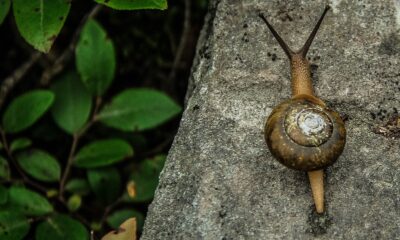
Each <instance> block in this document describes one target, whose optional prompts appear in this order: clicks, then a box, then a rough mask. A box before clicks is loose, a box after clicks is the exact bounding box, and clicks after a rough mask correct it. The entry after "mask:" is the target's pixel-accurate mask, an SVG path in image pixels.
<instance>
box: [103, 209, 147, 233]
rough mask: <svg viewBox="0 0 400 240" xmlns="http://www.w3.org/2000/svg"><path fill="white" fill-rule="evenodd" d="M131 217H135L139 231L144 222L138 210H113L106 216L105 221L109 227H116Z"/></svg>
mask: <svg viewBox="0 0 400 240" xmlns="http://www.w3.org/2000/svg"><path fill="white" fill-rule="evenodd" d="M132 217H134V218H136V222H137V228H138V230H139V231H141V229H142V227H143V223H144V216H143V214H142V213H141V212H138V211H136V210H134V209H122V210H118V211H115V212H113V213H112V214H111V215H110V216H108V217H107V223H108V225H110V227H111V228H113V229H118V227H119V225H121V224H122V223H123V222H125V221H126V220H127V219H129V218H132Z"/></svg>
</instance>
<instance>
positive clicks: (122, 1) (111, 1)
mask: <svg viewBox="0 0 400 240" xmlns="http://www.w3.org/2000/svg"><path fill="white" fill-rule="evenodd" d="M95 1H96V2H98V3H101V4H104V5H106V6H107V7H110V8H113V9H117V10H139V9H159V10H165V9H167V7H168V4H167V0H135V1H132V0H95Z"/></svg>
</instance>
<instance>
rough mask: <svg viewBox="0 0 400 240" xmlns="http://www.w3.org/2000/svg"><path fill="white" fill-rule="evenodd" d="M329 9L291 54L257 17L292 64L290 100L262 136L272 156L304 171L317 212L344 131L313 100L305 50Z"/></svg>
mask: <svg viewBox="0 0 400 240" xmlns="http://www.w3.org/2000/svg"><path fill="white" fill-rule="evenodd" d="M328 10H329V7H326V8H325V10H324V12H323V14H322V16H321V17H320V19H319V21H318V22H317V24H316V26H315V27H314V29H313V31H312V32H311V34H310V36H309V37H308V39H307V41H306V43H305V44H304V46H303V47H302V48H301V49H300V50H299V51H297V52H294V51H292V50H291V49H290V48H289V47H288V46H287V44H286V43H285V42H284V41H283V40H282V38H281V37H280V36H279V34H278V33H277V32H276V31H275V30H274V28H273V27H272V26H271V25H270V24H269V22H268V21H267V20H266V18H265V17H264V16H263V15H261V14H260V17H261V18H262V19H263V20H264V22H265V23H266V24H267V26H268V28H269V29H270V31H271V32H272V34H273V35H274V37H275V38H276V40H277V41H278V43H279V44H280V46H281V47H282V49H283V50H284V51H285V53H286V55H287V56H288V58H289V60H290V65H291V76H292V81H291V88H292V98H291V99H289V100H286V101H284V102H282V103H281V104H279V105H278V106H277V107H275V109H274V110H273V111H272V113H271V114H270V116H269V117H268V119H267V121H266V124H265V129H264V130H265V131H264V134H265V135H264V136H265V140H266V143H267V145H268V148H269V150H270V152H271V153H272V155H273V156H274V157H275V158H276V159H277V160H278V161H279V162H280V163H282V164H283V165H285V166H287V167H289V168H291V169H296V170H302V171H307V172H308V175H309V179H310V183H311V189H312V192H313V197H314V202H315V206H316V210H317V212H318V213H322V212H323V211H324V188H323V169H324V168H326V167H328V166H330V165H332V164H333V163H334V162H335V161H336V160H337V159H338V157H339V156H340V154H341V153H342V152H343V149H344V146H345V142H346V129H345V125H344V123H343V120H342V119H341V117H340V115H339V114H338V113H337V112H335V111H333V110H331V109H329V108H328V107H327V106H326V104H325V103H324V101H322V100H321V99H320V98H318V97H316V96H315V94H314V89H313V85H312V79H311V71H310V64H309V62H308V60H307V58H306V55H307V52H308V49H309V47H310V45H311V43H312V41H313V39H314V37H315V35H316V33H317V31H318V28H319V26H320V24H321V22H322V20H323V18H324V16H325V14H326V13H327V11H328Z"/></svg>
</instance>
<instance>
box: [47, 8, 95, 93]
mask: <svg viewBox="0 0 400 240" xmlns="http://www.w3.org/2000/svg"><path fill="white" fill-rule="evenodd" d="M101 9H102V5H101V4H96V5H95V6H94V7H93V8H92V9H91V10H90V11H89V12H88V13H87V14H86V15H85V16H84V17H83V18H82V20H81V22H80V23H79V26H78V27H77V28H76V31H75V33H74V35H73V36H72V39H71V42H70V43H69V45H68V46H67V48H66V49H65V50H64V51H63V52H62V53H61V55H60V56H59V57H58V58H57V59H56V60H55V61H54V63H53V64H52V65H51V66H50V67H49V68H47V69H45V70H44V71H43V73H42V77H41V79H40V84H41V85H42V86H47V85H49V84H50V82H51V80H52V79H53V77H54V76H55V75H57V74H59V73H60V72H62V70H64V68H65V66H66V65H67V62H68V61H69V60H70V59H71V58H72V57H73V55H74V54H73V53H74V51H75V48H76V45H77V43H78V40H79V36H80V33H81V31H82V28H83V26H84V25H85V23H86V22H87V20H88V19H90V18H94V17H95V16H96V15H97V14H98V13H99V12H100V10H101Z"/></svg>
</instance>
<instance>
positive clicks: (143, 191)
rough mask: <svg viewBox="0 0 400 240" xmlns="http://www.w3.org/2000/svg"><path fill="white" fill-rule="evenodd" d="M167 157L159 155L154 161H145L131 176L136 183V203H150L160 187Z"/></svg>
mask: <svg viewBox="0 0 400 240" xmlns="http://www.w3.org/2000/svg"><path fill="white" fill-rule="evenodd" d="M164 162H165V156H164V155H159V156H156V157H155V158H153V159H146V160H144V161H143V162H142V163H141V164H140V165H139V167H138V168H137V169H136V170H135V171H134V172H133V173H132V174H131V177H130V179H131V180H132V181H134V182H135V185H136V196H135V197H134V198H133V199H132V200H133V201H134V202H146V201H150V200H151V199H153V197H154V192H155V190H156V188H157V186H158V177H159V175H160V172H161V170H162V168H163V166H164Z"/></svg>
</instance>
